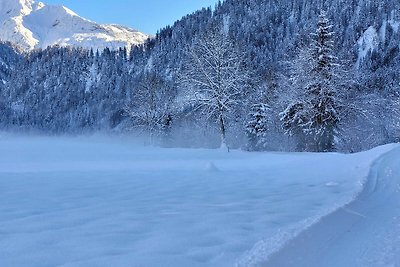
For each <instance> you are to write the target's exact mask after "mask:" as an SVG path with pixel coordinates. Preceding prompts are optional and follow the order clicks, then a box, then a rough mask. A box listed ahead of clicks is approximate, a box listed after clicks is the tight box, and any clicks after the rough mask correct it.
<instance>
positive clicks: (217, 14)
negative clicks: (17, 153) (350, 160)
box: [0, 0, 400, 151]
mask: <svg viewBox="0 0 400 267" xmlns="http://www.w3.org/2000/svg"><path fill="white" fill-rule="evenodd" d="M399 7H400V6H399V5H398V2H397V1H396V0H383V1H367V0H353V1H342V0H340V1H338V0H327V1H323V0H302V1H291V0H284V1H273V0H226V1H224V2H223V3H220V4H218V5H217V6H216V7H215V9H213V10H212V9H203V10H200V11H197V12H195V13H193V14H191V15H188V16H186V17H184V18H182V19H181V20H180V21H177V22H176V23H175V24H174V25H171V26H167V27H165V28H163V29H161V30H160V32H159V33H158V34H157V35H156V36H155V38H154V39H151V40H150V41H148V42H147V43H146V44H144V45H141V46H134V47H132V48H131V49H120V50H118V51H111V50H109V49H106V50H104V51H93V50H92V51H88V50H82V49H76V48H61V47H50V48H48V49H45V50H35V51H33V52H30V53H29V54H20V53H19V52H18V50H17V49H14V48H13V47H12V46H10V45H9V44H4V43H3V44H0V81H1V83H0V110H1V114H0V124H1V127H2V128H4V129H9V130H10V129H11V130H38V131H43V132H47V133H81V132H88V131H89V132H91V131H97V130H102V131H110V130H113V131H128V130H129V131H131V130H133V131H134V132H135V133H140V134H142V135H144V136H148V137H149V138H150V141H151V142H154V143H158V144H162V145H168V146H174V145H184V146H207V147H209V146H211V147H216V146H219V145H220V143H221V142H222V145H224V146H225V145H226V146H229V147H240V148H246V149H251V150H301V151H331V150H340V151H358V150H363V149H367V148H370V147H373V146H376V145H379V144H383V143H388V142H394V141H398V140H399V138H400V112H399V108H400V101H399V97H400V78H399V73H400V72H399V71H400V54H399V52H400V51H399V49H400V46H399V44H400V32H399V31H400V28H399V27H400V10H399ZM324 11H326V13H325V12H324ZM232 73H234V74H235V75H232ZM220 136H221V137H220ZM183 140H184V141H183Z"/></svg>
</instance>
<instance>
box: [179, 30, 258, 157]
mask: <svg viewBox="0 0 400 267" xmlns="http://www.w3.org/2000/svg"><path fill="white" fill-rule="evenodd" d="M249 79H250V75H249V72H248V71H247V70H246V69H245V61H244V55H243V54H242V53H240V52H239V51H238V49H237V48H236V47H235V45H234V44H233V42H232V41H231V40H230V39H229V38H228V37H227V36H226V35H224V34H223V33H221V32H211V33H208V34H207V35H205V36H203V37H202V38H200V39H198V40H197V41H195V43H194V45H193V46H192V47H191V48H190V49H189V51H188V53H187V59H186V62H185V64H184V67H183V70H182V73H181V76H180V85H181V86H182V87H183V88H184V89H185V90H189V91H190V92H191V97H190V99H189V101H191V102H193V103H194V104H195V106H196V110H201V111H202V114H203V115H204V116H205V118H206V119H212V120H213V121H215V122H216V123H217V124H218V126H219V131H220V135H221V148H226V149H228V150H229V148H228V145H227V142H226V131H227V122H228V120H229V118H231V117H232V116H235V110H236V108H237V107H238V105H239V104H240V102H241V101H242V96H243V95H244V92H245V91H246V87H247V86H248V84H249Z"/></svg>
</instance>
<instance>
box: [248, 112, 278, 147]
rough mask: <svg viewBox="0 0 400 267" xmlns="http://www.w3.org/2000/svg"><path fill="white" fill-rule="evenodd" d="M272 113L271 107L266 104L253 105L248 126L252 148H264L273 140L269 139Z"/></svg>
mask: <svg viewBox="0 0 400 267" xmlns="http://www.w3.org/2000/svg"><path fill="white" fill-rule="evenodd" d="M271 113H272V111H271V108H270V107H269V106H268V105H266V104H256V105H253V108H252V111H251V113H250V121H249V122H248V123H247V126H246V132H247V137H248V139H249V145H248V146H249V149H250V150H263V149H265V147H266V146H267V144H268V142H270V141H271V140H268V131H270V130H271V129H270V128H271V125H272V121H271Z"/></svg>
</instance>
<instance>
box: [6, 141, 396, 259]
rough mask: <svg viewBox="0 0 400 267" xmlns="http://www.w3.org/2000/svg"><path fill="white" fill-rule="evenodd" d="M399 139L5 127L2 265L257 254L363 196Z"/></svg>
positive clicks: (261, 255) (262, 254)
mask: <svg viewBox="0 0 400 267" xmlns="http://www.w3.org/2000/svg"><path fill="white" fill-rule="evenodd" d="M390 149H391V146H385V147H381V148H377V149H375V150H372V151H368V152H364V153H360V154H355V155H341V154H335V153H332V154H312V153H310V154H308V153H305V154H302V153H291V154H286V153H247V152H241V151H233V152H232V153H227V152H225V151H220V150H205V149H198V150H194V149H193V150H189V149H159V148H150V147H143V146H140V145H139V144H138V143H136V142H134V141H132V140H129V139H119V140H117V139H116V138H107V137H100V138H99V137H98V138H89V137H77V138H48V137H47V138H45V137H30V138H25V137H12V136H7V135H5V136H4V135H3V136H1V137H0V232H1V235H0V258H1V261H2V265H4V266H30V267H31V266H174V267H179V266H218V267H221V266H222V267H223V266H235V265H239V266H254V265H257V264H258V263H260V262H262V260H263V259H265V257H266V256H268V253H270V252H272V251H275V250H276V249H278V248H279V246H280V245H281V244H283V243H284V242H285V241H286V240H288V239H290V238H291V237H292V236H293V235H295V234H296V233H297V232H299V231H301V230H302V229H304V227H307V226H308V225H309V224H310V223H313V222H314V221H315V220H317V219H318V218H320V217H321V216H323V215H324V214H326V213H327V212H330V211H332V209H335V208H337V207H339V206H343V205H344V204H345V203H348V202H349V201H350V200H351V199H352V198H354V196H355V195H356V194H357V193H358V192H360V190H361V188H362V183H363V181H364V179H365V177H366V176H367V174H368V171H369V167H370V165H371V163H372V162H373V161H374V160H375V159H376V158H377V157H379V155H381V154H382V153H384V152H385V151H388V150H390ZM255 244H256V245H255ZM252 248H253V249H252Z"/></svg>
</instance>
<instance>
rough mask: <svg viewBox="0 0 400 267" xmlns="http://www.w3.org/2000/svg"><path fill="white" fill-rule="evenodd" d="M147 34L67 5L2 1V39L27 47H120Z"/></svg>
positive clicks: (14, 0)
mask: <svg viewBox="0 0 400 267" xmlns="http://www.w3.org/2000/svg"><path fill="white" fill-rule="evenodd" d="M148 37H149V36H148V35H146V34H144V33H141V32H138V31H135V30H132V29H129V28H127V27H123V26H118V25H107V24H106V25H103V24H98V23H95V22H93V21H90V20H87V19H84V18H82V17H80V16H78V15H77V14H75V13H74V12H73V11H72V10H70V9H68V8H66V7H64V6H54V5H45V4H44V3H42V2H36V1H34V0H1V1H0V40H1V41H9V42H12V43H15V44H17V45H19V46H21V47H22V48H23V49H26V50H30V49H34V48H46V47H47V46H49V45H56V44H57V45H61V46H67V45H72V46H79V47H85V48H98V49H103V48H105V47H110V48H118V47H123V46H127V45H132V44H140V43H143V42H144V41H145V40H146V39H147V38H148Z"/></svg>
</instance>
